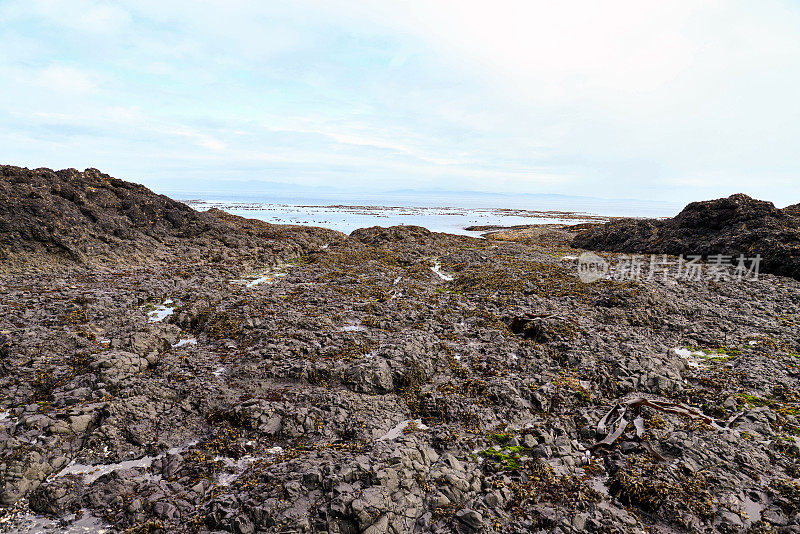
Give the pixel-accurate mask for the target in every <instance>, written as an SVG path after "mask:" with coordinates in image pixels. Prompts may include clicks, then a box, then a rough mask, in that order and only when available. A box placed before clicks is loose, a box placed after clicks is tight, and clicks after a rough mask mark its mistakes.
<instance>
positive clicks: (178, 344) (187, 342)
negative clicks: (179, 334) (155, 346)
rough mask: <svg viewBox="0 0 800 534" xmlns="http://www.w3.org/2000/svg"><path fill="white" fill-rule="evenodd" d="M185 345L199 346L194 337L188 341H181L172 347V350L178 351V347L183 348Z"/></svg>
mask: <svg viewBox="0 0 800 534" xmlns="http://www.w3.org/2000/svg"><path fill="white" fill-rule="evenodd" d="M184 345H197V340H196V339H195V338H193V337H190V338H187V339H181V340H180V341H178V342H177V343H174V344H173V345H172V348H174V349H176V348H178V347H183V346H184Z"/></svg>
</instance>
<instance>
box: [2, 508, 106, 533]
mask: <svg viewBox="0 0 800 534" xmlns="http://www.w3.org/2000/svg"><path fill="white" fill-rule="evenodd" d="M74 517H75V516H74V515H73V514H71V515H69V516H67V517H66V518H65V520H66V522H70V521H71V523H69V524H68V525H66V524H62V523H61V522H60V521H56V520H53V519H50V518H49V517H45V516H43V515H38V514H34V513H33V512H30V511H26V512H23V513H20V514H15V515H9V516H6V517H3V518H0V531H2V532H14V533H16V534H40V533H42V532H58V533H59V534H90V533H91V534H105V533H106V532H111V528H110V527H109V526H104V524H103V521H102V520H100V519H99V518H97V517H95V516H93V515H91V514H89V513H88V512H86V511H84V514H83V515H82V516H81V518H80V519H74ZM73 519H74V520H73Z"/></svg>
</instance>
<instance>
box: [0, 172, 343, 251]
mask: <svg viewBox="0 0 800 534" xmlns="http://www.w3.org/2000/svg"><path fill="white" fill-rule="evenodd" d="M245 221H246V220H245V219H242V218H241V217H235V216H233V215H228V214H225V213H223V212H220V211H219V210H210V211H209V212H199V211H196V210H194V209H192V208H190V207H189V206H187V205H186V204H183V203H181V202H178V201H176V200H172V199H171V198H169V197H166V196H164V195H158V194H156V193H154V192H152V191H150V190H149V189H147V188H146V187H144V186H143V185H140V184H136V183H132V182H126V181H124V180H120V179H117V178H113V177H111V176H109V175H107V174H104V173H102V172H100V171H99V170H97V169H86V170H85V171H83V172H80V171H78V170H76V169H63V170H60V171H54V170H51V169H45V168H40V169H27V168H23V167H14V166H10V165H4V166H0V259H6V260H8V259H9V255H10V254H13V253H16V252H22V253H26V252H27V253H31V252H34V253H35V252H43V253H46V254H51V255H55V256H57V257H58V256H60V257H63V258H66V259H68V260H71V261H77V262H79V263H93V262H96V261H106V262H108V261H110V262H112V263H125V264H131V263H146V262H149V261H153V260H155V259H163V258H165V257H169V256H174V255H175V254H181V255H187V256H193V257H201V256H209V255H214V256H216V257H218V258H220V259H225V258H226V257H227V256H229V254H230V253H231V252H230V251H231V249H234V250H235V249H242V248H246V247H249V248H250V249H252V250H255V249H268V251H265V252H266V253H267V254H269V255H271V256H272V258H273V261H277V259H280V258H284V259H285V258H291V257H296V256H298V255H300V254H302V253H303V245H300V244H299V243H300V242H303V243H304V244H305V243H307V242H309V241H312V242H321V243H324V242H331V241H336V240H340V239H343V238H344V236H343V235H342V234H340V233H339V232H333V231H330V230H323V229H319V228H304V229H301V228H291V229H287V228H286V227H280V226H277V225H270V224H267V223H261V222H260V221H251V222H245ZM292 234H297V236H298V237H297V238H295V239H293V238H292ZM265 238H266V241H265ZM313 244H316V243H313ZM276 258H277V259H276ZM261 261H263V258H262V260H261Z"/></svg>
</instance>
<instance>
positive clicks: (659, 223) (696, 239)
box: [573, 194, 800, 279]
mask: <svg viewBox="0 0 800 534" xmlns="http://www.w3.org/2000/svg"><path fill="white" fill-rule="evenodd" d="M573 245H574V246H576V247H579V248H585V249H590V250H607V251H611V252H626V253H635V254H671V255H673V256H679V255H684V256H688V255H702V256H704V257H708V256H713V255H717V254H723V255H727V256H732V257H733V258H734V261H735V258H737V257H738V256H739V255H745V256H746V257H754V256H755V255H756V254H760V255H761V258H762V262H761V272H766V273H772V274H779V275H783V276H792V277H794V278H796V279H800V208H798V205H797V204H795V205H792V206H788V207H786V208H784V209H778V208H776V207H775V206H774V205H773V204H772V203H771V202H765V201H763V200H756V199H753V198H750V197H748V196H747V195H743V194H737V195H732V196H730V197H728V198H720V199H717V200H708V201H704V202H692V203H691V204H689V205H687V206H686V208H684V209H683V211H681V212H680V213H679V214H678V215H676V216H675V217H673V218H671V219H666V220H658V219H617V220H613V221H611V222H608V223H606V224H604V225H598V226H594V227H592V228H590V229H588V230H587V231H586V232H583V233H581V234H580V235H578V236H577V237H576V238H575V240H574V241H573Z"/></svg>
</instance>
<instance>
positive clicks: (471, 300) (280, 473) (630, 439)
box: [0, 171, 800, 534]
mask: <svg viewBox="0 0 800 534" xmlns="http://www.w3.org/2000/svg"><path fill="white" fill-rule="evenodd" d="M37 172H38V171H37ZM59 172H61V171H59ZM142 194H143V195H144V196H145V197H147V194H146V193H142ZM191 217H193V215H187V219H190V218H191ZM203 217H204V219H208V222H207V224H208V227H210V228H225V229H226V230H225V232H226V233H231V235H234V234H235V235H238V236H239V237H236V238H235V239H233V238H232V240H231V241H230V242H229V244H227V245H226V244H223V243H222V242H221V241H220V242H216V243H217V244H216V245H213V246H211V245H208V243H210V242H211V240H210V239H211V238H209V241H208V242H206V241H203V239H204V238H203V236H199V237H197V238H191V237H176V238H175V241H174V242H172V243H174V244H173V245H172V246H166V245H164V243H162V242H160V241H159V242H157V243H156V242H151V241H149V240H142V242H141V243H139V244H135V245H131V244H123V245H122V246H123V247H126V246H130V247H131V250H134V249H135V250H138V251H139V253H141V254H143V255H145V254H148V255H149V256H148V257H150V258H151V260H150V261H148V262H140V261H138V257H137V256H135V255H134V257H133V258H132V260H131V261H130V262H125V261H123V260H122V259H120V258H121V257H122V256H120V255H118V253H117V252H116V250H117V245H114V246H110V248H109V252H108V255H106V256H103V257H100V256H98V257H96V258H95V257H88V256H87V257H86V258H82V259H79V260H77V261H76V260H72V259H68V258H66V259H65V257H64V255H63V254H62V253H61V252H59V251H58V250H52V251H50V252H46V251H44V249H39V248H36V247H39V245H38V244H36V243H41V242H39V241H36V243H34V244H31V245H30V246H31V247H32V248H31V249H30V250H28V249H26V246H27V245H24V243H21V244H19V246H17V248H16V249H15V250H14V251H9V252H7V260H6V261H4V263H3V274H4V275H3V276H2V277H0V292H1V294H2V299H1V300H0V502H1V503H2V506H3V508H0V513H1V514H2V518H1V519H0V520H1V521H2V522H0V528H7V529H10V530H12V531H13V530H14V529H17V530H20V529H25V528H27V529H28V530H27V531H29V532H34V531H36V530H31V527H26V526H25V525H30V524H31V520H30V517H31V515H30V514H37V515H36V516H35V517H38V518H45V519H46V520H47V521H49V522H50V523H48V524H50V525H55V527H54V528H57V530H55V531H59V530H63V531H71V530H69V529H71V528H73V527H75V528H77V526H78V525H81V524H89V525H92V528H107V529H111V530H113V531H126V530H129V529H130V531H131V532H220V531H223V532H235V533H254V532H328V533H356V532H369V533H376V534H377V533H385V532H396V533H401V532H437V533H438V532H441V533H444V532H464V533H467V532H538V531H541V532H563V533H569V532H587V531H588V532H626V533H627V532H630V533H634V532H740V531H748V530H749V531H751V532H787V533H789V532H798V531H800V510H799V509H798V503H800V484H799V483H798V478H797V477H798V475H800V438H799V434H798V431H799V430H800V427H799V426H798V425H800V423H799V422H798V410H800V396H798V393H797V392H798V385H799V384H798V381H799V380H800V356H798V352H799V351H800V336H799V335H798V324H800V283H799V282H798V281H796V280H794V279H792V278H786V277H780V276H773V275H763V276H761V277H760V278H759V279H758V280H746V281H741V282H735V281H732V282H730V283H727V284H720V283H712V282H710V281H680V282H674V281H673V282H672V283H670V282H668V281H664V280H662V279H660V278H655V279H653V280H642V281H613V280H601V281H598V282H595V283H592V284H584V283H581V282H580V280H579V278H578V276H577V266H576V263H575V262H573V261H564V260H563V259H562V258H564V257H573V256H575V255H577V254H579V253H580V251H579V250H575V249H573V248H571V247H570V245H569V243H570V241H571V239H572V237H573V235H574V232H570V231H569V230H562V231H559V232H557V233H555V234H553V232H550V231H548V232H547V236H548V238H547V240H545V241H543V242H541V243H537V242H536V241H535V240H534V239H533V238H532V237H531V235H530V233H528V234H527V235H526V236H525V239H524V241H522V242H518V241H514V240H513V239H509V238H508V236H504V238H503V239H496V240H495V239H473V238H469V237H462V236H453V235H446V234H437V233H432V232H428V231H427V230H425V229H422V228H416V227H393V228H389V229H386V228H367V229H361V230H359V231H358V232H354V234H353V236H350V237H347V236H344V235H342V234H338V233H336V232H329V231H325V230H317V229H309V228H296V227H282V226H274V225H269V224H266V223H262V222H260V221H249V220H244V219H240V218H237V217H234V216H231V215H228V214H225V213H223V212H212V213H208V214H207V215H204V216H203ZM212 219H213V220H212ZM42 224H44V222H42ZM203 224H206V223H203ZM212 233H213V232H212ZM7 235H10V234H7ZM87 235H88V234H87ZM14 239H20V238H16V237H15V238H14ZM86 239H87V240H90V239H92V238H90V237H86ZM132 239H134V241H137V242H138V241H140V240H139V239H138V238H132ZM195 239H196V240H198V241H199V244H198V245H197V246H196V247H195V246H193V245H192V242H193V240H195ZM215 239H216V238H215ZM87 243H90V241H87ZM143 257H144V256H143ZM112 260H113V261H112ZM278 274H281V276H278ZM256 280H261V282H259V283H257V284H251V283H250V282H251V281H256ZM167 301H170V302H167ZM159 307H169V308H170V309H171V310H172V313H170V314H168V315H164V314H160V315H157V316H154V315H153V312H154V311H156V310H158V309H160V308H159ZM154 317H157V318H159V320H151V319H153V318H154ZM190 340H191V341H193V342H190ZM676 349H677V350H676ZM631 399H648V400H647V401H641V400H637V401H636V402H633V401H631ZM620 405H623V406H628V407H629V408H628V411H627V412H625V415H624V418H622V419H617V420H616V426H614V425H610V424H609V425H599V423H600V422H601V421H602V420H604V419H605V420H606V421H610V420H611V418H609V417H605V416H606V415H607V414H608V413H609V411H610V410H612V409H614V408H615V407H617V406H620ZM665 407H666V409H665ZM683 407H685V408H683ZM696 413H700V414H702V417H700V416H697V415H693V414H696ZM620 425H622V427H621V428H622V431H621V432H620V433H619V436H618V438H616V439H614V440H613V442H612V443H611V444H610V445H607V446H603V447H597V446H596V444H597V443H598V442H599V441H601V440H603V439H604V438H606V437H607V434H608V433H611V432H615V431H616V429H619V428H620ZM599 426H600V430H598V427H599ZM42 520H43V519H42ZM36 524H41V523H36Z"/></svg>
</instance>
